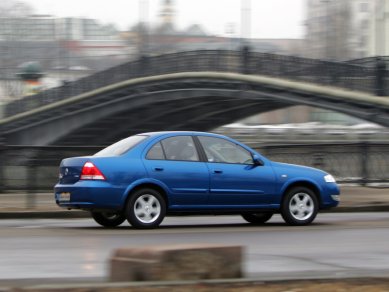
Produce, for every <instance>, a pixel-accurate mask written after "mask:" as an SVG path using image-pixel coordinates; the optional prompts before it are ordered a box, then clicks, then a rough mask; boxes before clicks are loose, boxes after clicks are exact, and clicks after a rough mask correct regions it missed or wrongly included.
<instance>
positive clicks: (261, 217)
mask: <svg viewBox="0 0 389 292" xmlns="http://www.w3.org/2000/svg"><path fill="white" fill-rule="evenodd" d="M242 217H243V219H244V220H246V221H247V222H249V223H251V224H255V225H260V224H264V223H266V222H267V221H269V220H270V218H271V217H273V213H243V214H242Z"/></svg>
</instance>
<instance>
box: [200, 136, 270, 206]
mask: <svg viewBox="0 0 389 292" xmlns="http://www.w3.org/2000/svg"><path fill="white" fill-rule="evenodd" d="M198 138H199V140H200V143H201V145H202V147H203V149H204V151H205V154H206V158H207V160H208V162H207V166H208V169H209V172H210V199H209V205H210V206H212V205H214V206H215V207H216V206H224V207H227V206H229V207H230V208H234V207H237V208H238V207H242V206H247V207H250V206H251V207H261V206H266V205H268V204H269V203H270V201H271V196H272V195H273V194H274V190H275V186H274V185H275V184H274V182H275V175H274V172H273V169H272V168H271V166H269V165H268V166H267V165H263V166H262V165H261V166H260V165H255V164H254V162H253V158H252V154H251V153H250V152H249V151H248V150H246V149H244V148H243V147H241V146H240V145H237V144H235V143H232V142H230V141H228V140H225V139H222V138H216V137H209V136H199V137H198Z"/></svg>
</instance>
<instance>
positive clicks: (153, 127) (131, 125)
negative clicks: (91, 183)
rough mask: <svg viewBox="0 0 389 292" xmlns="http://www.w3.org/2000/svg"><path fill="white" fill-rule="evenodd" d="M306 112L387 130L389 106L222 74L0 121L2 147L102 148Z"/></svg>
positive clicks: (147, 82) (106, 93) (343, 93)
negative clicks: (133, 138) (146, 136)
mask: <svg viewBox="0 0 389 292" xmlns="http://www.w3.org/2000/svg"><path fill="white" fill-rule="evenodd" d="M291 105H309V106H314V107H319V108H325V109H330V110H334V111H337V112H342V113H345V114H348V115H351V116H355V117H358V118H361V119H364V120H367V121H372V122H375V123H379V124H381V125H385V126H389V100H387V99H385V98H382V97H376V96H372V95H370V94H368V93H361V92H355V91H349V90H343V89H339V88H329V87H327V86H321V85H313V84H307V83H303V82H299V81H290V80H285V79H279V78H274V77H266V76H259V75H247V74H241V73H231V72H230V73H225V72H209V71H203V72H178V73H171V74H161V75H157V76H146V77H139V78H133V79H129V80H124V81H120V82H117V83H115V84H111V85H108V86H104V87H102V88H99V89H96V90H91V91H88V92H85V93H82V94H79V95H77V96H73V97H70V98H67V99H64V100H59V101H56V102H53V103H50V104H47V105H44V106H41V107H39V108H34V109H32V110H30V111H27V112H22V113H18V114H15V115H13V116H11V117H8V118H5V119H3V120H1V121H0V126H1V128H2V133H3V136H4V137H5V139H6V141H7V143H8V144H25V145H48V144H58V145H83V144H85V143H88V144H94V145H106V144H109V143H111V142H113V141H116V140H118V139H120V138H123V137H126V136H129V135H131V134H133V133H138V132H146V131H157V130H183V129H186V130H199V131H207V130H210V129H213V128H215V127H217V126H220V125H223V124H226V123H230V122H233V121H236V120H238V119H242V118H245V117H247V116H250V115H253V114H256V113H261V112H266V111H271V110H274V109H279V108H284V107H288V106H291Z"/></svg>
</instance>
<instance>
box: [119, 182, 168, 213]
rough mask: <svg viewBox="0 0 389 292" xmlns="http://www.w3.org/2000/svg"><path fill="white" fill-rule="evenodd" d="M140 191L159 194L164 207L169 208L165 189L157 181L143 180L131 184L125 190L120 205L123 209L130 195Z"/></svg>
mask: <svg viewBox="0 0 389 292" xmlns="http://www.w3.org/2000/svg"><path fill="white" fill-rule="evenodd" d="M140 189H153V190H155V191H157V192H159V193H160V194H161V196H162V197H163V198H164V200H165V202H166V207H168V206H169V196H168V190H167V187H166V186H164V185H163V184H161V183H159V182H157V181H149V180H144V181H139V182H137V183H136V184H132V185H130V186H129V187H128V188H127V190H126V192H125V196H124V200H123V204H122V206H123V208H124V207H125V206H126V204H127V201H128V200H129V198H130V197H131V195H132V194H133V193H135V192H136V191H138V190H140Z"/></svg>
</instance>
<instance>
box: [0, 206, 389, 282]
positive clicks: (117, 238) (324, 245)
mask: <svg viewBox="0 0 389 292" xmlns="http://www.w3.org/2000/svg"><path fill="white" fill-rule="evenodd" d="M388 242H389V213H336V214H331V213H328V214H319V216H318V217H317V219H316V221H315V223H314V224H312V225H310V226H304V227H290V226H286V225H285V224H284V223H283V221H282V219H281V217H280V216H275V217H274V218H272V219H271V220H270V222H269V223H268V224H266V225H264V226H252V225H249V224H247V223H245V221H243V219H241V218H240V217H239V216H217V217H214V216H203V217H170V218H166V219H165V221H164V222H163V223H162V225H161V227H160V228H159V229H155V230H136V229H133V228H132V227H130V226H129V225H128V224H127V223H126V222H125V223H124V224H123V225H122V226H120V227H118V228H116V229H104V228H102V227H99V226H98V225H97V224H96V223H94V221H93V220H92V219H90V220H89V219H61V220H53V219H46V220H44V219H40V220H31V219H30V220H1V221H0V283H1V281H3V282H4V281H5V280H6V279H8V280H9V279H11V280H12V281H15V280H16V281H17V280H18V279H37V278H38V279H42V280H43V279H50V278H51V279H53V278H56V279H63V278H67V279H68V278H72V280H77V279H94V280H96V279H100V280H103V279H104V277H105V276H106V275H107V262H108V261H107V260H108V259H109V257H110V255H111V253H112V251H113V250H114V249H115V248H119V247H124V246H145V245H165V244H178V243H182V244H185V243H220V244H238V245H242V246H244V247H245V263H244V269H245V274H246V275H247V276H248V277H259V278H266V279H278V278H293V277H327V276H330V277H346V276H353V277H355V276H368V275H377V276H378V275H386V276H387V275H389V244H388Z"/></svg>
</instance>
